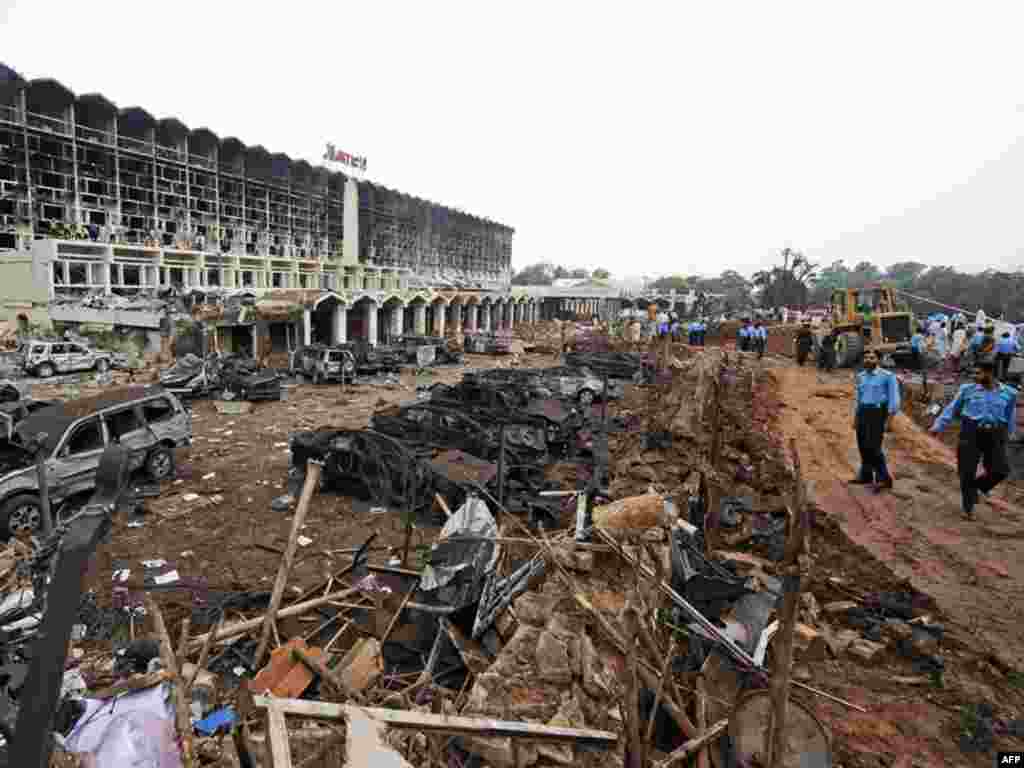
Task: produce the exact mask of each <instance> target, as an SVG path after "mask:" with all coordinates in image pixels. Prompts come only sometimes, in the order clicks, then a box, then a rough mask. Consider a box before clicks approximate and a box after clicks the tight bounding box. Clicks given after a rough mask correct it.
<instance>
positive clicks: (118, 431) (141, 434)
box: [103, 403, 155, 470]
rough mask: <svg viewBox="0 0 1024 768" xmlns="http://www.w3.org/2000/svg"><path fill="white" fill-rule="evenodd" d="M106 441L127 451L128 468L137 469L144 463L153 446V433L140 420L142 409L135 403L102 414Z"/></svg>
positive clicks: (141, 419)
mask: <svg viewBox="0 0 1024 768" xmlns="http://www.w3.org/2000/svg"><path fill="white" fill-rule="evenodd" d="M103 422H104V424H105V426H106V428H107V440H108V441H109V442H111V443H117V444H119V445H120V446H121V447H123V448H124V449H125V450H127V451H128V463H129V468H130V469H132V470H135V469H138V468H139V467H141V466H142V465H143V463H144V462H145V461H146V454H147V453H149V449H150V448H152V447H153V445H155V441H154V439H153V433H152V432H151V431H150V429H149V427H148V426H147V425H146V422H145V420H144V419H143V418H142V408H141V406H139V405H138V404H136V403H133V404H131V405H126V406H124V407H121V408H115V409H112V410H109V411H105V412H104V413H103Z"/></svg>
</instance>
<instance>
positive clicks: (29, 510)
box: [0, 493, 42, 538]
mask: <svg viewBox="0 0 1024 768" xmlns="http://www.w3.org/2000/svg"><path fill="white" fill-rule="evenodd" d="M0 525H2V526H3V529H4V530H5V532H6V537H7V538H10V537H11V536H14V535H17V534H20V533H35V532H36V531H38V530H39V527H40V525H42V509H41V507H40V505H39V497H38V496H35V495H34V494H31V493H21V494H18V495H17V496H14V497H13V498H10V499H8V500H7V501H6V502H4V505H3V507H0Z"/></svg>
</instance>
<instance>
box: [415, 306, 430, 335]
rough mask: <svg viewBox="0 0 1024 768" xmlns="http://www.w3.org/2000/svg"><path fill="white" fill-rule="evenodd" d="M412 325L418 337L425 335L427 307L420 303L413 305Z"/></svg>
mask: <svg viewBox="0 0 1024 768" xmlns="http://www.w3.org/2000/svg"><path fill="white" fill-rule="evenodd" d="M412 319H413V325H414V326H415V327H416V334H417V335H418V336H426V335H427V305H426V304H423V303H422V302H421V303H419V304H415V305H414V306H413V308H412Z"/></svg>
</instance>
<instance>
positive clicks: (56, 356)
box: [49, 344, 71, 373]
mask: <svg viewBox="0 0 1024 768" xmlns="http://www.w3.org/2000/svg"><path fill="white" fill-rule="evenodd" d="M49 352H50V363H51V364H52V365H53V367H54V370H56V371H57V372H58V373H68V372H69V371H70V370H71V355H70V354H68V345H67V344H51V345H50V350H49Z"/></svg>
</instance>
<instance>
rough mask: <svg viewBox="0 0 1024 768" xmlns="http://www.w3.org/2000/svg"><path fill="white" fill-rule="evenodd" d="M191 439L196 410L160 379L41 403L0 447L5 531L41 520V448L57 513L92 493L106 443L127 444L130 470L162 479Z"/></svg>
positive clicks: (0, 529)
mask: <svg viewBox="0 0 1024 768" xmlns="http://www.w3.org/2000/svg"><path fill="white" fill-rule="evenodd" d="M191 442H192V419H191V417H190V416H189V414H188V412H187V411H186V410H185V409H184V408H183V407H182V405H181V403H180V402H179V401H178V398H176V397H175V396H174V395H173V394H171V393H170V392H167V391H166V390H164V389H163V388H162V387H159V386H149V387H123V388H120V389H113V390H110V391H108V392H107V393H105V394H103V395H97V396H95V397H88V398H81V399H78V400H72V401H69V402H66V403H59V404H57V405H53V406H50V407H48V408H42V409H40V410H37V411H35V412H34V413H32V414H30V415H29V416H28V417H26V418H25V419H24V420H23V421H21V422H20V423H19V424H18V425H17V426H16V427H15V430H14V436H13V438H12V439H11V440H10V441H9V442H8V443H6V444H4V446H3V451H2V453H0V537H3V536H4V535H7V536H10V535H12V534H15V533H21V532H31V531H35V530H36V529H37V528H38V527H39V523H40V513H39V508H40V507H39V481H38V471H37V466H36V459H37V455H38V454H37V453H36V450H37V449H38V450H40V451H42V452H43V456H44V457H45V459H44V461H45V464H46V469H47V485H48V487H49V496H50V504H51V509H53V510H55V516H57V515H59V514H60V510H61V507H64V508H67V507H68V506H69V505H71V504H73V503H75V502H77V501H79V500H81V499H84V498H87V497H88V495H89V494H90V493H91V492H92V490H93V488H94V487H95V481H96V470H97V468H98V467H99V463H100V457H101V456H102V455H103V450H104V448H106V447H107V445H109V444H111V443H118V444H120V445H121V446H122V447H124V448H125V449H127V450H128V451H129V456H130V463H129V467H130V469H132V470H135V469H144V470H145V472H146V474H147V475H149V477H150V478H151V479H153V480H155V481H157V482H159V481H162V480H168V479H170V478H171V477H172V476H173V475H174V449H175V448H177V447H179V446H183V445H190V444H191Z"/></svg>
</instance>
